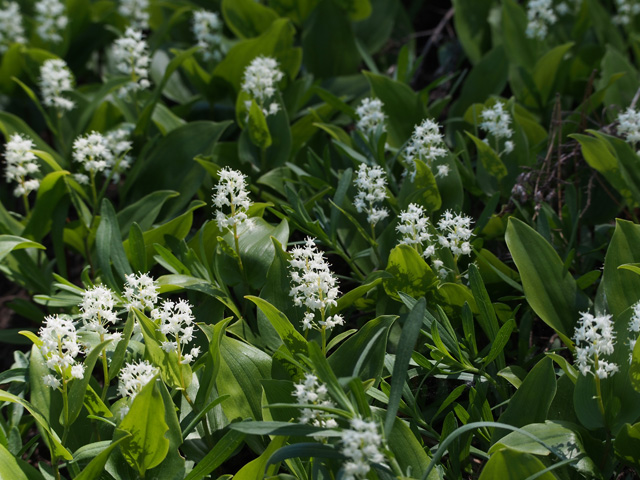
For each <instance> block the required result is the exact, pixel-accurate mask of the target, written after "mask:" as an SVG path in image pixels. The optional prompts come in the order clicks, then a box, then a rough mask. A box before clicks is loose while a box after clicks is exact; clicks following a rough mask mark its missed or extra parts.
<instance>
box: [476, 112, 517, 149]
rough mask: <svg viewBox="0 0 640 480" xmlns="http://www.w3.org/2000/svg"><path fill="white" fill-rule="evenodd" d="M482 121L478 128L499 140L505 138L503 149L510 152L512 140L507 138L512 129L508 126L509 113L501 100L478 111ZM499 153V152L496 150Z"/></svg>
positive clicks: (510, 134) (509, 120) (509, 122)
mask: <svg viewBox="0 0 640 480" xmlns="http://www.w3.org/2000/svg"><path fill="white" fill-rule="evenodd" d="M480 117H482V123H481V124H480V128H481V129H482V130H485V131H486V132H487V133H489V134H490V135H493V137H494V138H495V139H496V141H499V140H501V139H503V138H504V139H506V141H505V142H504V151H505V152H506V153H511V152H512V151H513V147H514V144H513V141H511V140H509V138H511V136H512V135H513V130H512V129H511V127H510V126H509V125H510V124H511V115H509V112H507V111H506V110H505V109H504V104H503V103H502V102H496V104H495V105H494V106H493V107H492V108H488V107H487V108H485V109H483V110H482V112H481V113H480ZM498 153H499V152H498Z"/></svg>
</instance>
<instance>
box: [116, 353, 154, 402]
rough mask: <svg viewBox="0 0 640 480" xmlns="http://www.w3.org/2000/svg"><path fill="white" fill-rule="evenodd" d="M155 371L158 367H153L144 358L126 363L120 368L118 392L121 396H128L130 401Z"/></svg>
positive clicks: (151, 377)
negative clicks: (136, 361)
mask: <svg viewBox="0 0 640 480" xmlns="http://www.w3.org/2000/svg"><path fill="white" fill-rule="evenodd" d="M157 373H158V369H157V368H154V367H153V366H152V365H151V364H150V363H149V362H147V361H146V360H143V361H141V362H139V363H127V364H126V365H125V366H124V367H122V370H120V375H119V376H120V381H119V382H118V393H119V394H120V396H121V397H123V398H129V399H130V401H132V400H133V399H134V398H135V397H136V395H137V394H138V393H140V390H142V387H144V386H145V385H146V384H147V383H149V382H150V381H151V379H153V377H154V376H156V374H157ZM128 410H129V409H128V407H127V411H128Z"/></svg>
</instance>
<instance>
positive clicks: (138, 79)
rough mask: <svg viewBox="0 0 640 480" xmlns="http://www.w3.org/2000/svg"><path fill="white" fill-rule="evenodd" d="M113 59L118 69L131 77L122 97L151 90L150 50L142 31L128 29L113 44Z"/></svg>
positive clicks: (121, 91) (121, 92)
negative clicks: (139, 91) (147, 89)
mask: <svg viewBox="0 0 640 480" xmlns="http://www.w3.org/2000/svg"><path fill="white" fill-rule="evenodd" d="M113 58H114V60H115V62H116V68H117V69H118V71H119V72H120V73H122V74H124V75H129V76H130V77H131V82H129V83H128V84H127V85H125V86H124V87H122V89H120V96H121V97H125V96H127V95H128V94H129V93H130V92H135V91H137V90H144V89H146V88H149V86H150V85H151V83H150V82H149V64H150V63H151V58H150V57H149V48H148V46H147V42H146V40H144V38H143V36H142V32H141V31H140V30H134V29H133V28H127V30H126V31H125V33H124V37H120V38H118V39H117V40H116V41H115V42H114V44H113Z"/></svg>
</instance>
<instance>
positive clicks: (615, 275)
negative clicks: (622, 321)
mask: <svg viewBox="0 0 640 480" xmlns="http://www.w3.org/2000/svg"><path fill="white" fill-rule="evenodd" d="M638 242H640V226H638V225H636V224H634V223H633V222H629V221H626V220H621V219H617V220H616V229H615V231H614V232H613V236H612V237H611V242H610V243H609V248H608V249H607V254H606V256H605V260H604V276H603V279H602V282H603V283H604V291H605V294H606V296H607V305H608V308H609V311H610V312H611V313H612V314H613V316H614V318H617V317H618V316H620V315H622V313H623V312H624V311H625V310H626V309H627V308H629V307H631V306H632V305H633V304H634V303H636V302H637V301H638V300H640V293H639V292H640V276H639V275H637V274H635V273H634V272H632V271H629V270H625V269H620V268H618V267H619V266H620V265H624V264H629V263H640V253H638V252H637V249H636V248H635V246H636V245H639V243H638Z"/></svg>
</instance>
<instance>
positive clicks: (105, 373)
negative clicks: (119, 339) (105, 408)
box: [100, 335, 109, 402]
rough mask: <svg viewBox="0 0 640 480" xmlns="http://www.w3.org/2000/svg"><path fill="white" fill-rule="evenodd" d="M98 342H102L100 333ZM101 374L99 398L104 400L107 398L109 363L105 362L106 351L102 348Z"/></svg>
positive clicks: (102, 336) (102, 337) (102, 338)
mask: <svg viewBox="0 0 640 480" xmlns="http://www.w3.org/2000/svg"><path fill="white" fill-rule="evenodd" d="M100 342H104V335H100ZM102 374H103V376H104V383H103V385H102V394H101V395H100V400H102V401H103V402H104V399H105V398H107V390H108V389H109V365H108V364H107V351H106V349H104V350H102Z"/></svg>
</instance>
